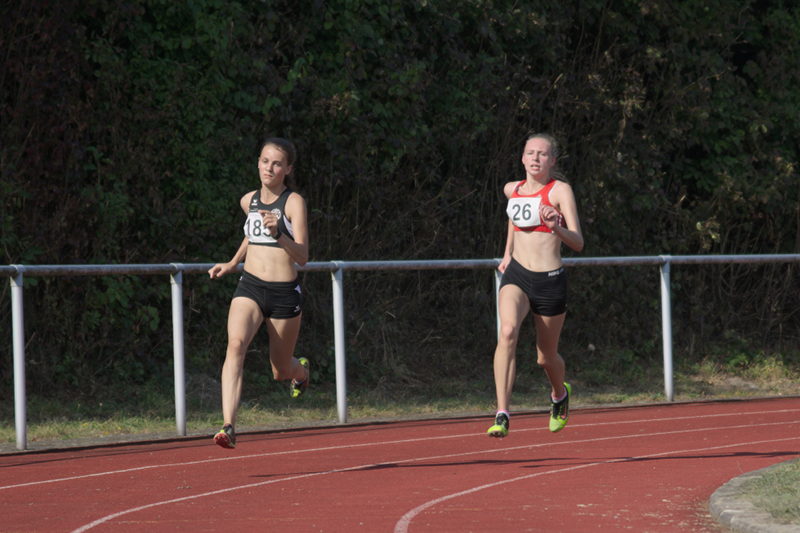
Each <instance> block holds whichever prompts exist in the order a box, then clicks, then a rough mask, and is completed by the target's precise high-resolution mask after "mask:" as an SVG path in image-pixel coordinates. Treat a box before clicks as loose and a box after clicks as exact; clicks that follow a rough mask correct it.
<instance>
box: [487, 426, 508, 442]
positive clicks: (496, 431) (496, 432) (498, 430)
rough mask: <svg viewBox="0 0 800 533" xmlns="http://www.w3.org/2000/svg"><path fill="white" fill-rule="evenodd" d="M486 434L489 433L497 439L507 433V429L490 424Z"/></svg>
mask: <svg viewBox="0 0 800 533" xmlns="http://www.w3.org/2000/svg"><path fill="white" fill-rule="evenodd" d="M486 434H487V435H489V436H490V437H495V438H497V439H502V438H503V437H505V436H507V435H508V430H507V429H503V427H502V426H492V427H490V428H489V430H488V431H487V432H486Z"/></svg>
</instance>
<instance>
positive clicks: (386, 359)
mask: <svg viewBox="0 0 800 533" xmlns="http://www.w3.org/2000/svg"><path fill="white" fill-rule="evenodd" d="M799 34H800V9H798V8H797V7H795V6H794V4H793V3H791V2H781V1H768V0H758V1H756V0H745V1H741V0H740V1H735V2H734V1H727V0H703V1H701V0H686V1H683V2H671V1H667V0H638V1H634V0H620V1H616V2H609V1H606V0H583V1H561V0H552V1H548V0H542V1H532V0H528V1H511V0H505V1H503V0H497V1H493V0H466V1H464V0H439V1H432V0H414V1H392V0H331V1H323V0H301V1H294V0H292V1H279V0H276V1H256V0H240V1H223V0H186V1H183V2H174V1H172V0H131V1H106V0H85V1H77V0H64V1H61V2H39V1H35V0H19V1H17V2H8V3H3V4H2V7H0V50H2V51H3V52H2V54H0V61H1V62H2V65H1V68H0V121H2V127H1V128H0V172H2V181H1V182H0V195H2V226H1V231H2V233H1V234H0V248H2V254H3V263H5V264H12V263H15V264H70V263H165V262H172V261H177V262H184V263H189V262H218V261H225V260H227V259H229V258H230V256H231V255H232V254H233V252H234V251H235V249H236V247H237V245H238V243H239V239H240V235H241V233H240V231H241V229H240V228H241V222H242V215H241V213H240V212H239V208H238V205H237V200H238V198H239V197H240V196H241V194H243V193H244V192H246V191H248V190H252V189H254V188H256V187H257V186H258V181H257V175H256V157H257V154H256V150H257V148H258V143H259V141H260V139H261V138H263V137H265V136H267V135H279V136H285V137H289V138H292V139H293V140H294V141H295V142H296V144H297V145H298V148H299V153H300V158H299V161H298V164H297V165H296V175H295V183H296V186H297V188H298V189H299V190H300V191H301V192H302V193H303V194H304V196H305V197H306V199H307V202H308V205H309V208H310V227H311V236H312V241H311V260H318V261H322V260H337V259H338V260H367V259H415V258H423V259H440V258H488V257H498V256H499V255H501V254H502V250H503V245H504V242H503V239H504V236H505V232H504V228H505V224H506V222H505V219H504V214H503V213H504V202H503V197H502V186H503V184H504V183H505V182H507V181H509V180H513V179H519V178H520V177H521V176H522V173H521V165H520V163H519V156H520V153H521V149H522V145H523V142H524V138H525V136H526V134H527V133H528V132H529V131H532V130H538V131H549V132H552V133H554V134H555V135H556V136H557V137H558V138H560V139H561V141H562V151H563V155H562V157H561V160H560V165H561V169H562V171H563V173H564V174H565V175H566V176H567V178H568V180H569V181H570V182H571V183H572V185H573V187H574V189H575V191H576V195H577V198H578V202H579V209H580V214H581V217H582V224H583V231H584V234H585V238H586V243H587V244H586V248H585V250H584V252H583V256H588V257H591V256H609V255H611V256H618V255H657V254H699V253H715V254H749V253H797V252H798V251H800V180H798V168H797V165H798V144H797V139H798V138H800V114H798V112H797V110H798V109H800V89H798V87H800V79H799V78H800V70H798V69H797V65H798V64H800V41H799V40H798V39H797V35H799ZM565 255H570V252H569V251H567V250H565ZM570 276H571V278H570V279H571V289H570V291H571V292H570V315H569V318H568V320H567V326H566V329H565V332H564V336H563V341H562V351H563V353H564V355H565V357H566V358H567V360H568V364H569V365H570V372H571V373H573V374H574V375H575V379H576V380H583V381H585V382H587V383H591V382H592V381H593V380H594V381H603V380H608V379H609V378H610V379H613V376H614V374H615V372H616V371H617V370H619V369H620V368H621V366H625V367H626V368H631V367H633V368H641V371H642V373H643V374H646V373H648V372H652V371H653V370H654V369H656V370H657V369H658V368H659V366H660V335H661V332H660V318H659V317H660V307H659V305H660V304H659V299H658V298H659V296H658V290H657V286H658V285H657V279H658V278H657V276H658V272H657V269H654V268H605V267H597V268H576V269H574V270H572V271H571V272H570ZM672 276H673V290H674V292H675V295H674V308H673V314H674V320H675V331H674V334H675V341H676V356H677V357H678V359H679V361H680V362H681V363H680V364H691V363H692V362H696V361H699V360H701V359H703V358H706V357H710V356H714V355H715V354H717V355H719V354H723V353H725V354H730V353H733V354H735V356H736V357H737V358H738V359H737V361H741V360H742V359H741V358H742V357H743V355H742V354H751V353H765V352H770V353H777V354H779V356H780V357H784V358H786V359H787V360H793V361H795V362H796V359H797V358H798V342H800V320H798V306H797V296H798V294H800V276H798V270H797V265H796V264H795V265H786V264H781V265H766V266H765V265H760V266H746V265H726V266H716V267H710V266H704V267H681V268H674V269H673V274H672ZM229 278H230V279H227V280H222V281H220V282H214V283H211V282H209V281H208V280H207V279H205V278H203V277H202V276H196V277H187V278H186V280H185V282H186V291H187V296H186V298H187V301H186V305H187V310H186V330H187V331H186V335H187V357H188V370H189V372H190V373H191V374H193V375H207V376H213V377H216V376H217V375H218V372H219V368H220V366H221V363H222V358H223V356H224V346H225V341H226V339H225V320H226V314H227V305H228V301H229V298H230V295H231V294H232V291H233V288H234V285H235V279H234V277H229ZM25 283H26V285H25V287H26V289H25V306H26V316H25V322H26V335H27V346H26V350H27V354H28V361H27V364H28V378H29V379H28V381H29V392H31V393H33V394H45V393H47V394H54V393H55V394H64V395H67V396H74V395H78V396H85V397H87V398H91V397H94V396H96V395H97V394H98V393H100V392H103V393H105V394H112V395H113V394H119V395H124V396H130V395H134V396H135V395H136V394H138V392H137V391H138V390H139V388H138V387H132V386H130V385H135V384H145V383H151V384H152V383H155V384H157V385H159V386H163V387H170V386H171V385H170V383H171V360H172V349H171V324H170V320H169V303H168V302H169V284H168V280H167V279H154V278H142V277H98V278H30V277H29V278H26V282H25ZM303 283H304V286H305V291H306V293H307V297H308V305H307V310H306V313H305V316H304V327H303V331H302V334H301V339H300V346H299V347H298V351H300V352H302V353H306V354H309V355H311V356H312V357H314V358H315V359H316V360H317V361H318V364H317V365H316V373H317V374H318V376H317V378H318V379H319V380H321V381H332V379H333V361H332V358H333V355H332V354H333V348H332V345H333V333H332V316H331V313H332V312H331V309H330V307H331V306H330V300H331V297H330V280H329V277H328V276H327V275H324V274H319V273H307V274H305V275H304V276H303ZM0 294H2V300H0V301H2V302H5V304H4V305H2V306H1V307H0V337H2V339H3V340H2V343H3V352H4V353H3V356H2V358H0V374H2V379H3V383H4V384H5V385H4V386H3V392H2V394H3V396H4V397H9V398H10V397H11V383H12V379H11V332H10V324H11V318H10V306H9V305H8V302H9V298H8V297H7V294H8V284H6V285H5V286H3V288H2V289H0ZM345 303H346V306H347V319H348V323H347V331H348V339H347V340H348V346H347V350H348V358H349V359H348V371H349V373H350V374H351V378H352V379H353V380H354V382H355V383H359V381H360V382H363V383H365V384H375V383H377V384H379V385H381V384H383V385H386V386H391V385H400V386H401V387H402V386H406V385H413V384H425V383H431V382H434V381H435V380H437V379H438V378H440V377H441V376H443V375H446V376H454V377H459V376H463V377H464V378H465V379H473V378H475V379H483V380H484V381H486V382H487V386H489V387H490V386H491V383H490V381H491V380H490V379H489V376H490V373H491V356H492V353H493V350H494V340H495V337H494V327H495V326H494V298H493V277H492V274H491V273H489V272H486V271H466V272H442V271H439V272H436V271H433V272H406V273H396V272H394V273H386V272H362V273H353V274H348V275H347V276H346V297H345ZM532 343H533V338H532V334H531V333H530V332H527V333H526V334H525V336H523V343H522V346H521V347H520V354H521V355H522V354H525V353H531V352H532V350H533V348H532ZM265 350H266V338H265V336H261V337H259V338H258V339H257V340H256V342H255V344H254V346H253V348H252V351H253V356H252V357H251V358H250V361H248V365H252V368H251V371H252V372H256V373H261V374H264V375H266V374H267V373H268V368H267V363H266V359H265V357H264V351H265ZM744 357H745V359H746V358H747V356H744ZM598 368H603V369H605V373H603V372H598V371H597V369H598ZM6 394H8V396H6Z"/></svg>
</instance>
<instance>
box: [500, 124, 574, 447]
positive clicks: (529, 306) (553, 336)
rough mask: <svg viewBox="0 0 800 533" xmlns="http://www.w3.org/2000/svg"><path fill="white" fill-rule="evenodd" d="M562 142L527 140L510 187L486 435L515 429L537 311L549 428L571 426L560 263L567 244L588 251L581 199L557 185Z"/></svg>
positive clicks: (541, 138)
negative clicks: (521, 170)
mask: <svg viewBox="0 0 800 533" xmlns="http://www.w3.org/2000/svg"><path fill="white" fill-rule="evenodd" d="M557 157H558V144H557V142H556V140H555V139H554V138H553V137H552V136H550V135H548V134H543V133H537V134H533V135H531V136H529V137H528V139H527V141H526V143H525V148H524V150H523V152H522V165H523V166H524V167H525V179H524V180H522V181H517V182H510V183H507V184H506V185H505V187H504V188H503V192H504V193H505V195H506V197H507V198H508V206H507V210H506V212H507V214H508V217H509V221H508V232H507V236H506V248H505V253H504V254H503V259H502V261H501V262H500V266H499V267H498V270H500V272H502V273H503V276H502V278H501V282H500V294H499V304H498V306H499V312H500V332H499V336H498V341H497V348H496V349H495V352H494V381H495V389H496V394H497V413H496V415H495V422H494V424H493V425H492V426H491V427H490V428H489V430H488V431H487V433H488V434H489V435H490V436H492V437H505V436H506V435H508V430H509V419H510V414H509V403H510V399H511V391H512V388H513V386H514V379H515V377H516V350H517V342H518V340H519V332H520V327H521V326H522V322H523V320H524V319H525V317H526V316H527V315H528V312H529V311H533V323H534V327H535V329H536V353H537V363H538V364H539V365H540V366H541V367H542V368H543V369H544V371H545V373H546V374H547V377H548V379H549V380H550V385H551V388H552V390H551V392H550V404H551V409H550V431H553V432H556V431H560V430H561V429H563V428H564V426H566V425H567V419H568V417H569V398H570V394H571V387H570V385H569V383H566V382H565V381H564V377H565V366H564V360H563V359H562V358H561V356H560V355H559V353H558V340H559V336H560V335H561V328H562V326H563V325H564V318H565V316H566V293H567V277H566V271H565V270H564V267H563V265H562V261H561V243H564V244H566V245H567V246H569V247H570V248H572V249H573V250H576V251H581V250H582V249H583V235H582V234H581V227H580V221H579V219H578V210H577V207H576V205H575V196H574V195H573V193H572V187H570V186H569V184H568V183H566V182H564V181H561V180H557V179H556V178H555V175H554V168H555V165H556V160H557Z"/></svg>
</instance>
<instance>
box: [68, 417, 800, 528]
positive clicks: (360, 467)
mask: <svg viewBox="0 0 800 533" xmlns="http://www.w3.org/2000/svg"><path fill="white" fill-rule="evenodd" d="M786 424H800V420H798V421H795V422H769V423H761V424H742V425H738V426H722V427H719V428H708V427H705V428H695V429H686V430H676V431H659V432H655V433H632V434H627V435H615V436H610V437H595V438H590V439H578V440H572V441H558V442H546V443H537V444H525V445H520V446H510V447H507V448H493V449H487V450H475V451H469V452H459V453H451V454H445V455H433V456H428V457H412V458H409V459H402V460H398V461H390V462H389V464H403V463H414V462H422V461H432V460H441V459H450V458H454V457H463V456H466V455H478V454H486V453H500V452H506V451H512V450H523V449H532V448H542V447H546V446H566V445H570V444H584V443H592V442H601V441H609V440H617V439H630V438H637V439H641V438H646V437H660V436H664V435H679V434H683V433H696V432H708V431H713V430H724V429H741V428H750V429H752V428H757V427H766V426H782V425H786ZM484 438H485V437H484ZM793 439H794V440H796V438H793ZM793 439H779V440H793ZM764 442H769V441H764ZM722 447H724V446H722ZM665 453H666V454H669V453H679V452H665ZM656 455H663V453H662V454H654V456H656ZM644 457H647V456H644ZM630 459H631V458H626V459H615V460H612V461H620V460H630ZM607 462H611V461H607ZM382 464H387V463H386V462H379V463H370V464H365V465H357V466H350V467H344V468H336V469H332V470H327V471H325V472H312V473H309V474H299V475H294V476H288V477H284V478H280V479H271V480H268V481H260V482H258V483H248V484H246V485H237V486H235V487H228V488H225V489H219V490H214V491H211V492H204V493H200V494H194V495H192V496H184V497H181V498H174V499H170V500H163V501H158V502H153V503H149V504H145V505H141V506H138V507H133V508H131V509H125V510H123V511H119V512H117V513H113V514H110V515H107V516H104V517H102V518H98V519H97V520H95V521H94V522H91V523H89V524H86V525H84V526H82V527H80V528H78V529H75V530H74V531H73V532H72V533H82V532H84V531H87V530H89V529H91V528H93V527H95V526H98V525H100V524H103V523H105V522H108V521H109V520H113V519H115V518H118V517H120V516H122V515H126V514H130V513H135V512H137V511H142V510H144V509H149V508H152V507H157V506H160V505H169V504H172V503H179V502H184V501H188V500H194V499H198V498H204V497H206V496H214V495H217V494H222V493H225V492H231V491H234V490H242V489H249V488H254V487H262V486H265V485H271V484H273V483H279V482H283V481H294V480H297V479H303V478H309V477H315V476H322V475H328V474H337V473H341V472H350V471H354V470H366V469H370V468H375V467H376V466H380V465H382ZM593 464H601V463H593ZM586 466H591V465H586ZM583 467H584V466H580V467H571V468H567V469H562V470H561V471H566V470H571V469H575V468H583ZM544 473H546V472H543V473H539V474H537V475H540V474H544ZM526 477H533V476H531V475H528V476H523V477H521V478H518V479H524V478H526ZM510 481H514V480H513V479H512V480H507V481H504V482H501V483H505V482H510ZM497 484H500V483H497ZM494 485H495V484H491V485H487V486H486V487H484V488H488V487H489V486H494ZM475 490H480V489H475ZM452 497H455V495H453V496H452ZM406 514H408V513H406Z"/></svg>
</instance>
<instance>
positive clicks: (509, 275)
mask: <svg viewBox="0 0 800 533" xmlns="http://www.w3.org/2000/svg"><path fill="white" fill-rule="evenodd" d="M505 285H516V286H517V287H519V288H520V289H522V292H524V293H525V294H526V295H527V296H528V299H529V300H530V302H531V309H532V310H533V312H534V313H536V314H537V315H542V316H556V315H560V314H561V313H563V312H565V311H566V310H567V271H566V270H564V267H563V266H562V267H561V268H559V269H557V270H551V271H550V272H533V271H532V270H528V269H527V268H525V267H524V266H522V265H520V264H519V263H518V262H517V261H515V260H514V259H511V262H510V263H509V264H508V267H506V271H505V272H503V277H502V278H501V279H500V288H501V289H502V288H503V287H504V286H505Z"/></svg>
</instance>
